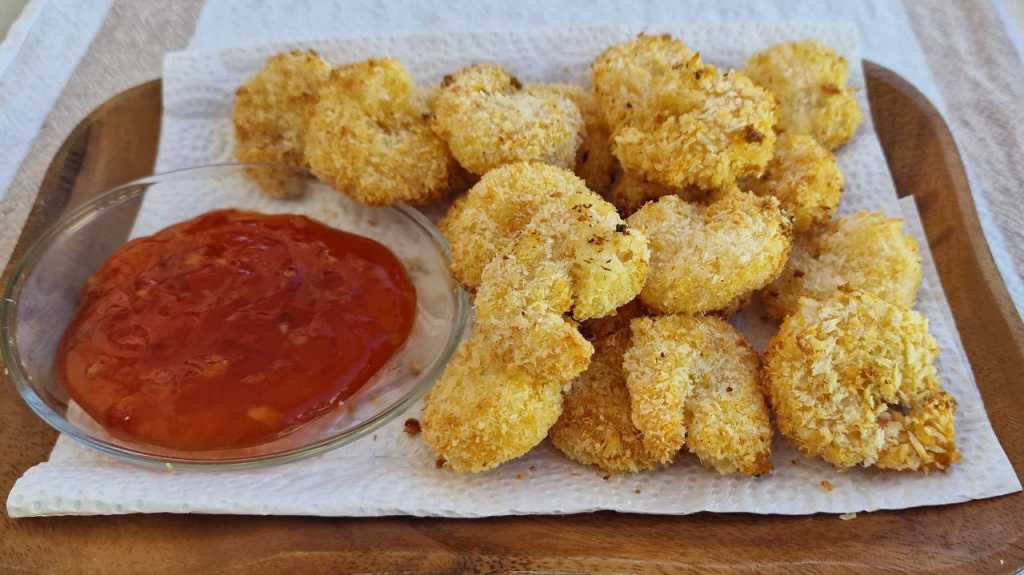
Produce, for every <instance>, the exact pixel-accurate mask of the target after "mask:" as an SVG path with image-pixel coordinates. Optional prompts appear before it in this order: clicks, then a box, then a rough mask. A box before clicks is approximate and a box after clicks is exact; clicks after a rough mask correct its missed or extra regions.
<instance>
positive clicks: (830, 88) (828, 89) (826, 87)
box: [821, 83, 840, 96]
mask: <svg viewBox="0 0 1024 575" xmlns="http://www.w3.org/2000/svg"><path fill="white" fill-rule="evenodd" d="M821 91H822V92H824V93H826V94H828V95H829V96H835V95H836V94H838V93H839V92H840V90H839V86H836V85H835V84H832V83H828V84H822V85H821Z"/></svg>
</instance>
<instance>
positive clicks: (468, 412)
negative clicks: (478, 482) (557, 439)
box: [422, 334, 564, 473]
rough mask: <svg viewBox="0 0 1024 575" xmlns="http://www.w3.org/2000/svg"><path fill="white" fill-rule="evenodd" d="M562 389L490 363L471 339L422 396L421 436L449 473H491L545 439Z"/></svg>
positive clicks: (558, 409) (486, 353) (485, 352)
mask: <svg viewBox="0 0 1024 575" xmlns="http://www.w3.org/2000/svg"><path fill="white" fill-rule="evenodd" d="M563 385H564V383H563V382H560V381H548V380H544V379H538V378H535V377H533V376H531V375H529V374H528V373H527V372H525V371H523V370H522V369H519V368H516V367H512V366H508V365H505V364H503V363H501V362H498V361H495V360H494V358H493V357H492V356H491V354H490V352H489V350H488V348H487V343H486V342H485V341H483V340H482V339H481V338H480V337H479V336H478V334H473V335H472V336H470V338H469V339H468V340H466V341H465V342H463V344H462V347H460V348H459V350H458V352H456V354H455V357H453V358H452V360H451V362H450V363H449V364H448V366H447V368H446V369H445V371H444V374H442V375H441V378H440V379H439V380H438V381H437V383H436V384H435V385H434V387H433V388H432V389H431V390H430V393H429V394H428V395H427V399H426V405H425V408H424V411H423V421H422V426H423V437H424V439H425V440H426V442H427V444H428V445H429V446H430V447H431V449H433V451H434V453H436V454H437V456H438V458H439V459H438V461H439V463H443V465H444V466H446V467H448V468H450V469H453V470H455V471H461V472H472V473H479V472H481V471H485V470H487V469H491V468H493V467H496V466H497V465H499V464H501V463H503V462H505V461H508V460H510V459H514V458H516V457H519V456H520V455H523V454H524V453H526V452H527V451H529V450H530V449H532V448H533V447H534V446H536V445H537V444H538V443H540V442H541V441H543V440H544V438H545V437H546V436H547V433H548V430H549V429H550V428H551V426H552V425H554V423H555V421H557V420H558V416H559V415H560V414H561V412H562V388H563Z"/></svg>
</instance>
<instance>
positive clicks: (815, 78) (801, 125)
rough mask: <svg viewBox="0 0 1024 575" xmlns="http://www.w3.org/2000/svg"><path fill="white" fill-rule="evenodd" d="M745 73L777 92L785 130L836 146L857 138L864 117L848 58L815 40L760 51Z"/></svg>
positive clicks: (780, 114)
mask: <svg viewBox="0 0 1024 575" xmlns="http://www.w3.org/2000/svg"><path fill="white" fill-rule="evenodd" d="M743 73H745V74H746V75H747V76H749V77H750V79H751V80H753V81H754V83H755V84H757V85H759V86H762V87H764V88H765V89H767V90H768V91H769V92H771V93H772V94H773V95H774V96H775V99H776V101H777V102H778V105H779V129H780V131H782V132H784V133H789V134H809V135H811V136H813V137H814V139H816V140H818V142H820V143H821V145H822V146H825V147H826V148H828V149H830V150H834V149H836V148H838V147H839V146H842V145H843V144H845V143H846V142H848V141H849V140H850V138H852V137H853V134H854V132H856V131H857V126H859V125H860V123H861V121H862V120H863V119H864V114H863V113H862V112H861V110H860V107H859V106H858V105H857V99H856V98H855V97H854V95H853V91H852V90H850V88H848V87H847V85H846V77H847V63H846V58H843V57H842V56H840V55H839V54H837V53H836V52H835V50H833V49H831V48H829V47H828V46H825V45H823V44H821V43H820V42H818V41H816V40H805V41H803V42H787V43H784V44H778V45H776V46H772V47H771V48H768V49H767V50H763V51H761V52H758V53H757V54H754V56H753V57H752V58H751V59H750V60H748V61H747V64H746V67H745V68H744V69H743Z"/></svg>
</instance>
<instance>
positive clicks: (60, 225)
mask: <svg viewBox="0 0 1024 575" xmlns="http://www.w3.org/2000/svg"><path fill="white" fill-rule="evenodd" d="M248 168H275V169H286V170H289V171H292V172H294V173H296V174H297V175H304V176H309V177H312V175H311V174H310V173H309V172H308V171H307V170H304V169H302V168H296V167H293V166H281V165H274V164H257V163H221V164H208V165H202V166H194V167H189V168H181V169H177V170H169V171H166V172H160V173H156V174H151V175H148V176H144V177H142V178H137V179H134V180H132V181H130V182H126V183H124V184H121V185H119V186H116V187H114V188H112V189H109V190H107V191H104V192H101V193H99V194H97V195H96V196H95V197H94V198H91V199H89V200H87V201H85V202H83V203H82V204H81V205H79V206H77V207H76V208H74V209H73V210H71V211H69V212H68V213H66V214H62V215H61V216H60V217H59V218H58V219H57V221H56V222H54V223H53V224H51V225H50V226H48V227H47V228H46V229H45V230H43V232H42V233H41V234H40V235H39V237H37V238H36V239H35V240H33V242H32V244H31V245H30V246H29V248H28V249H27V250H26V251H25V253H24V255H22V257H21V258H20V259H19V260H18V261H17V263H16V264H15V266H14V267H13V268H12V272H11V276H10V278H9V279H8V280H7V283H6V285H5V286H4V287H3V295H2V299H0V358H2V359H3V362H4V372H5V375H6V376H7V378H8V379H10V380H11V381H13V382H14V385H15V388H16V389H17V390H18V394H19V395H20V396H21V398H22V400H23V401H24V402H25V403H26V404H27V405H28V406H29V408H30V409H31V410H32V411H33V412H34V413H35V414H36V415H37V416H38V417H39V418H40V419H42V420H43V421H44V422H45V423H46V424H47V425H49V426H50V427H52V428H53V429H55V430H56V431H58V432H59V433H61V434H64V435H67V436H69V437H71V438H72V439H74V440H75V441H77V442H78V443H79V444H81V445H84V446H86V447H88V448H90V449H93V450H96V451H99V452H101V453H103V454H106V455H110V456H113V457H115V458H117V459H119V460H122V461H129V462H131V463H135V464H140V465H144V466H149V467H163V468H166V469H177V468H181V469H188V470H197V471H222V470H236V469H253V468H258V467H268V466H272V465H278V464H282V463H288V462H291V461H296V460H299V459H305V458H307V457H312V456H315V455H319V454H321V453H325V452H327V451H330V450H332V449H335V448H338V447H341V446H343V445H347V444H349V443H352V442H353V441H356V440H357V439H360V438H362V437H364V436H366V435H367V434H369V433H371V432H373V431H376V430H377V429H379V428H380V427H381V426H383V425H384V424H385V423H388V422H390V421H391V420H392V419H394V418H397V417H398V416H399V415H401V414H402V413H404V412H405V411H406V410H408V408H409V407H411V406H412V405H413V404H414V403H416V402H417V401H419V400H420V399H421V398H422V397H423V396H424V395H426V393H427V391H428V390H429V389H430V388H431V387H433V385H434V383H435V382H436V381H437V379H438V378H439V377H440V375H441V373H442V372H443V370H444V368H445V367H446V366H447V364H448V361H449V360H450V359H451V357H452V355H453V354H454V353H455V351H456V349H457V348H458V346H459V344H460V343H461V341H462V337H463V334H464V332H465V330H466V327H467V324H468V319H469V298H468V295H467V294H466V291H465V290H464V289H463V288H462V286H460V285H459V284H458V282H455V281H453V282H452V283H453V285H454V286H455V317H454V319H453V322H452V329H451V331H450V332H449V334H448V341H447V342H445V345H444V347H443V348H442V349H441V351H440V352H439V353H438V354H437V355H436V356H435V357H434V358H433V360H432V361H431V363H430V365H429V366H427V368H426V369H424V370H423V371H422V372H421V373H420V374H419V375H418V378H419V381H418V382H417V383H416V385H415V386H414V387H413V388H412V389H411V390H409V391H408V392H407V393H406V394H405V395H403V396H402V397H401V398H400V399H398V400H397V401H395V402H392V403H391V404H389V405H387V406H385V407H384V408H382V409H381V410H380V411H378V412H377V413H376V414H374V415H373V416H372V417H369V418H368V419H366V420H364V421H363V422H361V423H359V424H357V425H355V426H353V427H350V428H348V429H346V430H344V431H342V432H339V433H337V434H335V435H333V436H331V437H327V438H325V439H321V440H319V441H316V442H314V443H310V444H308V445H304V446H300V447H295V448H291V449H287V450H284V451H279V452H274V453H267V454H259V455H252V456H245V457H237V458H225V459H191V458H187V457H174V456H167V455H157V454H152V453H146V452H142V451H137V450H134V449H131V448H127V447H124V446H121V445H117V444H115V443H112V442H109V441H106V440H103V439H99V438H97V437H93V436H91V435H90V434H88V433H85V432H83V431H82V430H81V428H79V427H77V426H76V425H74V424H72V423H71V422H70V421H69V420H68V419H67V418H66V417H64V416H63V415H61V414H60V413H58V412H56V411H55V410H54V409H53V408H51V407H50V406H49V405H48V404H47V403H46V400H44V399H43V398H42V397H40V395H39V394H38V393H37V392H36V390H35V389H34V387H33V386H32V385H31V383H30V381H31V379H32V378H31V377H30V376H29V375H28V374H27V373H25V371H24V370H23V369H22V365H21V362H20V360H19V359H20V354H19V352H18V343H17V337H16V334H15V327H16V325H17V324H16V322H17V312H18V303H19V300H18V298H17V297H16V296H18V295H19V294H20V292H21V289H22V288H24V281H25V280H26V279H27V278H28V277H29V276H30V275H31V272H32V271H34V270H35V268H36V266H37V265H38V263H39V261H40V259H41V256H42V255H43V254H45V253H46V252H47V248H49V247H50V245H51V243H52V242H53V241H54V240H55V239H56V238H57V237H59V236H60V235H61V234H63V233H66V232H68V231H72V230H74V229H75V227H77V226H80V225H83V224H84V223H85V220H86V219H87V218H88V217H90V216H93V215H95V214H97V213H100V212H101V211H102V210H103V209H105V208H108V207H110V206H113V205H118V204H121V203H124V202H126V201H129V200H131V199H134V198H136V197H137V196H139V195H141V194H142V193H144V191H145V188H144V187H141V186H146V185H151V184H154V183H158V182H161V181H167V180H168V179H177V178H187V177H188V176H203V175H204V173H206V174H205V175H206V176H209V175H214V174H217V173H219V172H225V171H230V172H238V171H242V170H245V169H248ZM375 208H376V209H382V210H394V211H397V212H398V213H400V214H401V215H403V216H405V217H406V218H407V219H408V220H411V221H412V223H414V224H416V225H417V226H419V227H420V228H421V229H422V230H424V231H425V232H426V234H427V235H428V236H429V237H430V239H431V240H433V241H434V243H435V244H436V245H437V246H438V248H439V252H440V254H441V256H442V257H443V259H444V260H445V261H446V262H447V263H449V264H450V263H451V249H450V247H449V245H448V242H447V240H445V238H444V236H443V235H442V234H441V232H440V230H439V229H438V228H437V226H435V225H434V224H433V223H432V222H431V221H430V220H429V219H428V218H427V217H426V216H425V215H423V213H421V212H420V211H419V210H417V209H415V208H413V207H411V206H408V205H406V204H395V205H392V206H375ZM125 241H127V238H126V239H125ZM122 245H123V244H122ZM250 447H253V446H250Z"/></svg>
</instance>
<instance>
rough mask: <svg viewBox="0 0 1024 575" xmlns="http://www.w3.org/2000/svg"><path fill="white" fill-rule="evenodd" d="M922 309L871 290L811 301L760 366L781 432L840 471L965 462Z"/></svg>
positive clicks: (789, 320) (781, 333)
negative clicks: (868, 467)
mask: <svg viewBox="0 0 1024 575" xmlns="http://www.w3.org/2000/svg"><path fill="white" fill-rule="evenodd" d="M937 355H938V346H937V345H936V343H935V339H934V338H933V337H932V336H931V335H930V334H929V333H928V320H927V319H925V317H924V316H922V315H921V314H919V313H917V312H916V311H913V310H910V309H906V308H903V307H901V306H899V305H893V304H890V303H887V302H885V301H883V300H881V299H879V298H877V297H875V296H873V295H870V294H868V293H864V292H851V293H840V294H837V295H836V296H835V297H834V298H831V299H827V300H814V299H809V298H805V299H803V300H801V302H800V307H799V308H797V310H796V311H795V312H793V313H792V314H791V315H789V316H788V317H787V318H786V320H785V321H784V322H783V323H782V327H781V329H780V330H779V332H778V334H776V336H775V337H774V338H773V339H772V341H771V342H770V343H769V345H768V350H767V352H766V354H765V368H764V373H763V378H764V385H765V387H766V389H767V391H768V393H769V396H770V397H771V404H772V409H773V410H774V412H775V417H776V420H777V421H778V425H779V430H780V431H781V432H782V433H783V434H784V435H786V436H787V437H789V438H790V439H791V440H793V442H794V443H795V444H796V446H797V447H798V448H800V450H801V451H802V452H804V453H806V454H808V455H811V456H821V457H822V458H824V459H825V460H826V461H828V462H829V463H831V464H832V465H834V466H836V467H838V468H847V467H853V466H855V465H862V466H870V465H874V466H876V467H883V468H888V469H906V470H923V471H929V470H935V469H940V470H941V469H946V468H948V467H949V466H950V465H952V464H953V463H955V462H956V461H958V460H959V459H960V453H959V452H958V451H957V449H956V445H955V439H954V432H953V427H954V425H953V420H954V413H955V411H956V401H955V400H954V399H953V397H952V396H950V395H949V394H947V393H946V392H944V391H942V389H941V388H940V386H939V381H938V376H937V373H936V370H935V365H934V361H935V358H936V356H937Z"/></svg>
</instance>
